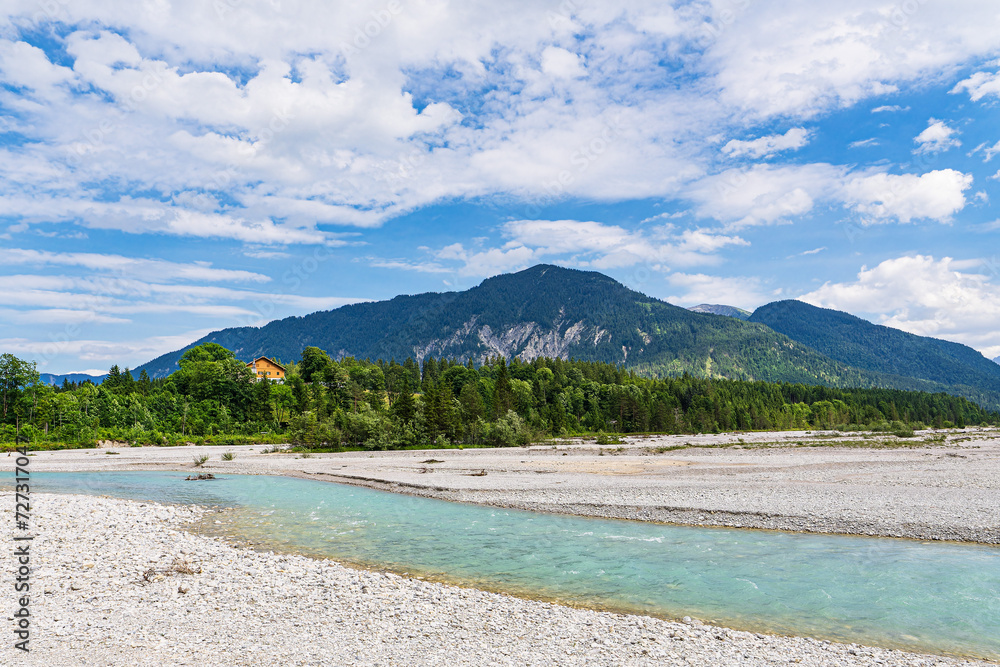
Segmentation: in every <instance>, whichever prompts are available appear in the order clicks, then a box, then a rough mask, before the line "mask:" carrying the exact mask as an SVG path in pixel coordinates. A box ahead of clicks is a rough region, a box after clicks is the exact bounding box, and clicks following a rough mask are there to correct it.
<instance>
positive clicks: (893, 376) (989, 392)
mask: <svg viewBox="0 0 1000 667" xmlns="http://www.w3.org/2000/svg"><path fill="white" fill-rule="evenodd" d="M782 303H784V304H788V303H793V304H796V303H798V302H778V304H782ZM801 305H802V306H806V304H801ZM771 306H774V308H771ZM782 308H784V310H782ZM811 308H813V307H812V306H806V309H805V310H802V309H800V310H796V309H795V308H794V307H788V306H784V307H782V306H780V305H775V304H770V305H769V306H764V307H763V308H762V309H758V311H757V312H755V313H754V314H753V315H752V316H751V317H750V318H749V319H746V320H744V319H741V318H737V317H731V316H730V317H720V316H719V315H717V314H708V313H700V312H695V311H692V310H688V309H686V308H680V307H677V306H674V305H671V304H669V303H667V302H665V301H661V300H659V299H654V298H651V297H648V296H646V295H644V294H641V293H639V292H635V291H633V290H630V289H628V288H627V287H625V286H624V285H622V284H620V283H618V282H617V281H615V280H613V279H612V278H609V277H608V276H605V275H603V274H600V273H596V272H589V271H578V270H573V269H565V268H561V267H556V266H550V265H538V266H534V267H532V268H530V269H526V270H524V271H520V272H518V273H513V274H503V275H498V276H494V277H492V278H488V279H486V280H484V281H483V282H482V283H481V284H480V285H478V286H476V287H473V288H471V289H469V290H466V291H464V292H444V293H433V292H431V293H425V294H416V295H404V296H397V297H395V298H393V299H390V300H387V301H379V302H366V303H357V304H352V305H348V306H343V307H341V308H337V309H335V310H330V311H320V312H316V313H312V314H310V315H306V316H304V317H289V318H285V319H283V320H276V321H274V322H270V323H268V324H267V325H265V326H262V327H259V328H258V327H237V328H231V329H223V330H221V331H216V332H213V333H211V334H209V335H208V336H205V337H204V338H201V339H200V340H198V341H195V342H194V343H192V344H191V345H189V346H187V347H185V348H183V349H181V350H177V351H175V352H171V353H168V354H165V355H162V356H160V357H158V358H156V359H154V360H152V361H150V362H148V363H146V364H143V365H142V366H140V367H138V368H136V369H135V370H134V371H133V373H135V374H138V373H139V372H140V371H141V370H146V371H147V373H149V375H150V376H151V377H164V376H166V375H169V374H170V373H171V372H173V371H174V370H176V368H177V365H176V364H177V360H178V359H179V358H180V356H181V354H183V353H184V352H185V351H186V350H188V349H190V348H191V347H194V346H195V345H199V344H202V343H207V342H214V343H218V344H219V345H222V346H224V347H226V348H228V349H230V350H233V352H234V353H235V354H236V356H237V358H239V359H242V360H244V361H249V360H251V359H254V358H256V357H258V356H261V355H264V356H269V357H272V358H277V359H279V360H280V361H284V362H288V361H292V360H297V359H299V358H300V357H301V353H302V350H303V349H304V348H305V347H307V346H316V347H319V348H321V349H323V350H326V351H327V352H328V353H330V354H331V355H332V356H334V357H338V358H340V357H345V356H353V357H356V358H362V359H363V358H369V359H377V358H381V359H385V360H389V359H393V358H394V359H396V360H397V361H403V360H405V359H406V358H407V357H413V358H414V359H417V360H418V361H419V360H422V359H424V358H426V357H428V356H433V357H449V358H456V359H460V360H463V361H464V360H468V359H473V360H474V361H477V362H480V363H481V362H482V361H483V360H485V359H487V358H489V357H493V356H498V355H499V356H503V357H506V358H507V359H512V358H514V357H518V358H521V359H523V360H531V359H534V358H536V357H539V356H548V357H560V358H564V359H565V358H569V357H573V358H575V359H578V360H583V361H600V362H607V363H618V364H623V365H624V366H626V367H628V368H631V369H633V370H635V371H636V372H639V373H642V374H645V375H652V376H665V375H679V374H681V373H685V372H687V373H690V374H692V375H695V376H698V377H728V378H734V379H744V380H763V381H769V382H792V383H803V384H819V385H828V386H841V387H888V388H896V389H910V390H923V391H932V392H933V391H947V392H949V393H954V394H956V395H961V396H965V397H966V398H971V399H972V400H976V401H977V402H979V403H980V404H981V405H983V406H984V407H989V408H990V409H997V408H1000V375H998V383H996V384H994V382H993V379H992V376H990V375H989V374H986V375H983V372H982V368H979V367H976V368H975V372H974V373H973V372H972V371H971V370H970V371H969V372H970V373H971V374H970V375H969V377H968V378H966V379H968V380H970V381H972V380H976V381H978V379H980V378H988V379H989V381H988V382H985V384H984V385H982V386H977V385H976V383H975V382H973V383H972V384H966V383H965V382H964V381H963V382H962V383H956V382H953V380H955V375H956V371H955V368H953V367H951V366H950V367H949V368H946V369H944V370H942V371H941V372H938V373H933V372H924V373H920V374H912V371H913V369H912V368H910V365H907V364H904V365H902V366H899V365H896V364H894V363H891V361H889V362H886V361H885V359H886V358H887V357H888V359H890V360H891V359H892V358H893V357H899V358H900V359H904V360H906V359H910V358H911V357H912V356H913V355H912V354H910V353H909V352H908V351H906V350H905V349H900V350H896V351H895V353H893V354H889V352H888V350H883V349H882V348H878V349H877V350H875V351H873V350H869V349H867V348H866V347H865V345H860V346H858V347H857V348H856V349H853V348H852V351H851V353H850V354H846V353H842V352H843V350H837V349H834V353H835V354H837V356H834V354H830V353H828V352H825V351H824V349H821V348H824V338H823V336H822V335H819V334H817V332H816V331H815V330H816V329H817V328H819V329H822V328H823V327H824V326H826V325H825V324H824V322H826V321H827V320H828V319H830V317H828V316H827V315H824V313H836V311H824V310H823V309H815V310H808V309H811ZM758 313H760V315H758ZM782 313H786V314H788V313H790V314H791V315H794V316H788V317H786V316H783V315H782ZM769 314H771V315H774V317H768V315H769ZM839 315H846V314H839ZM847 317H852V316H847ZM810 318H811V319H812V320H815V321H816V323H813V324H811V323H810ZM835 320H836V318H833V320H831V321H835ZM854 320H857V321H858V322H862V323H864V321H863V320H859V319H858V318H854ZM772 321H773V322H774V323H775V324H774V326H772V325H771V324H769V322H772ZM796 322H797V324H796ZM856 324H857V323H855V325H856ZM865 324H867V325H868V326H869V327H874V326H875V325H871V324H870V323H865ZM775 327H778V329H776V328H775ZM883 328H884V327H883ZM892 331H895V330H892ZM897 333H900V334H902V333H903V332H897ZM852 336H854V337H855V338H856V337H857V335H856V333H852V331H849V330H847V331H843V332H840V333H839V334H838V336H837V337H835V338H837V340H844V339H846V340H850V339H851V337H852ZM905 336H910V334H905ZM914 338H917V339H919V337H914ZM900 340H901V341H902V343H901V344H902V345H904V347H905V345H909V344H912V342H913V341H912V339H909V338H907V339H905V340H903V339H900ZM927 340H933V339H927ZM937 343H939V344H940V345H939V346H938V347H939V348H940V349H943V350H946V351H948V353H947V354H945V353H944V352H941V353H940V354H939V355H938V356H937V357H935V359H936V360H937V361H939V362H941V363H946V364H951V365H952V366H955V365H962V363H964V362H961V361H960V359H964V358H965V356H968V354H969V353H971V354H972V355H977V354H978V353H976V352H975V351H974V350H971V349H970V348H966V347H965V346H961V345H957V344H954V343H945V342H944V341H937ZM836 347H837V346H836V345H832V344H830V345H825V348H830V349H832V348H836ZM889 347H890V348H891V347H892V346H889ZM932 347H933V346H932ZM959 348H961V349H959ZM921 349H923V348H921ZM934 349H938V348H934ZM963 355H964V356H963ZM918 356H919V355H918ZM854 357H856V358H857V359H858V361H857V363H854ZM879 358H881V359H882V362H881V363H878V360H879ZM979 358H980V359H981V360H982V362H983V363H986V364H990V363H991V362H989V361H988V360H986V359H985V357H982V355H979ZM966 366H968V363H966V364H965V366H962V368H965V367H966ZM991 366H992V367H993V368H995V369H997V370H998V371H1000V366H997V365H995V364H992V365H991ZM970 368H971V367H970Z"/></svg>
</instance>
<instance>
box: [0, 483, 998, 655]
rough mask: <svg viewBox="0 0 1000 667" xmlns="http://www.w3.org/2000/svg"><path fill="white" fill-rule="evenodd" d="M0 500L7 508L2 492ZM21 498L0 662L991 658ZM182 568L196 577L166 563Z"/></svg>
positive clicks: (182, 518)
mask: <svg viewBox="0 0 1000 667" xmlns="http://www.w3.org/2000/svg"><path fill="white" fill-rule="evenodd" d="M0 504H2V505H3V506H6V507H12V506H13V497H12V494H10V493H3V494H0ZM32 504H33V522H34V524H35V525H36V526H37V528H38V532H39V536H38V538H37V539H36V540H35V541H34V542H33V543H32V547H31V549H32V558H33V561H32V565H33V566H34V570H33V572H32V575H31V576H32V579H33V588H32V598H31V607H30V608H31V613H32V621H33V624H32V638H31V644H30V646H31V649H32V650H31V652H30V653H29V654H23V653H21V652H19V651H16V650H15V649H13V648H12V647H11V644H12V641H10V638H9V637H8V640H7V641H5V642H4V645H3V647H2V649H0V664H4V665H45V666H47V667H48V666H51V665H130V666H131V665H136V664H141V665H160V664H164V665H274V664H288V665H330V664H337V665H706V666H708V665H711V666H713V667H714V666H717V665H774V664H778V663H782V664H787V663H795V664H801V665H829V666H838V665H845V666H846V665H900V666H902V665H906V666H908V667H914V666H916V665H959V664H964V665H985V664H988V663H983V662H974V661H962V660H957V659H951V658H942V657H937V656H926V655H917V654H912V653H903V652H900V651H892V650H885V649H876V648H868V647H863V646H858V645H845V644H836V643H829V642H822V641H816V640H812V639H806V638H794V637H793V638H790V637H777V636H768V635H758V634H752V633H747V632H739V631H734V630H729V629H725V628H718V627H713V626H708V625H701V624H699V623H698V622H697V621H695V622H692V623H691V624H685V623H672V622H667V621H663V620H659V619H654V618H649V617H640V616H627V615H620V614H611V613H606V612H596V611H587V610H578V609H572V608H568V607H562V606H558V605H553V604H548V603H543V602H535V601H529V600H521V599H517V598H512V597H507V596H503V595H497V594H493V593H487V592H482V591H476V590H469V589H462V588H457V587H453V586H447V585H443V584H437V583H431V582H425V581H420V580H417V579H408V578H404V577H399V576H396V575H391V574H382V573H377V572H367V571H359V570H353V569H349V568H346V567H343V566H341V565H339V564H337V563H334V562H331V561H318V560H312V559H309V558H305V557H301V556H287V555H275V554H273V553H258V552H254V551H250V550H247V549H241V548H237V547H234V546H231V545H229V544H226V543H224V542H221V541H218V540H216V539H214V538H208V537H204V536H201V535H198V534H194V533H192V532H187V531H186V530H185V529H184V527H185V526H190V525H191V524H192V522H195V521H197V520H199V519H200V518H202V517H203V515H204V513H205V512H206V510H203V509H200V508H190V507H171V506H162V505H156V504H151V503H136V502H132V501H125V500H117V499H110V498H93V497H84V496H56V495H51V494H39V493H36V494H33V503H32ZM209 520H211V519H209ZM5 532H6V534H7V543H8V544H11V542H10V537H11V531H10V529H9V528H8V529H7V530H6V531H5ZM182 562H183V563H185V564H187V566H189V567H190V568H191V570H193V571H194V572H195V573H193V574H182V573H178V572H170V571H169V570H170V569H171V566H172V565H174V564H178V565H179V564H180V563H182ZM150 568H152V569H154V570H156V572H154V573H153V574H151V575H150V576H149V579H150V581H148V582H147V581H145V580H144V577H143V574H144V573H145V572H147V571H149V570H150ZM175 569H184V568H183V567H177V568H175ZM4 588H7V587H6V586H5V587H4ZM8 590H9V589H8ZM6 595H7V596H8V598H9V599H8V600H7V601H5V602H4V603H3V604H4V606H5V608H6V609H8V610H10V609H12V606H13V603H14V600H13V593H12V592H8V593H7V594H6ZM11 613H12V612H11V611H8V612H7V614H8V616H7V621H8V627H9V624H10V623H11V622H12V620H13V618H12V617H11V616H9V614H11Z"/></svg>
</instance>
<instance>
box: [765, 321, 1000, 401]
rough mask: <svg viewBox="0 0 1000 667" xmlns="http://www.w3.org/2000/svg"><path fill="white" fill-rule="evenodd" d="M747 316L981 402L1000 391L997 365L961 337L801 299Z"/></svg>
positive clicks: (868, 366)
mask: <svg viewBox="0 0 1000 667" xmlns="http://www.w3.org/2000/svg"><path fill="white" fill-rule="evenodd" d="M750 321H751V322H758V323H760V324H765V325H767V326H769V327H770V328H771V329H774V330H775V331H777V332H779V333H783V334H785V335H786V336H788V337H789V338H791V339H792V340H795V341H797V342H799V343H802V344H803V345H808V346H809V347H811V348H813V349H814V350H816V351H818V352H820V353H822V354H824V355H825V356H827V357H829V358H831V359H834V360H835V361H840V362H841V363H849V364H850V365H852V366H855V367H857V368H860V369H863V370H867V371H871V372H875V373H880V374H894V375H901V376H905V377H909V378H914V379H917V380H922V381H926V382H930V383H933V384H934V385H936V386H937V387H938V388H940V390H942V391H947V392H948V393H952V394H956V395H959V396H965V397H966V398H971V399H972V400H976V401H977V402H980V403H984V402H985V403H991V404H995V401H996V400H997V398H996V397H1000V365H997V364H996V363H994V362H993V361H990V360H989V359H987V358H986V357H984V356H983V355H982V354H980V353H979V352H977V351H976V350H974V349H972V348H971V347H968V346H965V345H961V344H959V343H952V342H949V341H944V340H939V339H937V338H928V337H926V336H917V335H915V334H911V333H907V332H905V331H900V330H899V329H893V328H891V327H886V326H881V325H878V324H872V323H871V322H868V321H867V320H863V319H861V318H860V317H855V316H854V315H850V314H848V313H844V312H840V311H837V310H830V309H827V308H818V307H816V306H811V305H809V304H806V303H802V302H801V301H776V302H774V303H769V304H767V305H766V306H761V307H760V308H758V309H757V310H755V311H754V313H753V315H752V316H751V317H750Z"/></svg>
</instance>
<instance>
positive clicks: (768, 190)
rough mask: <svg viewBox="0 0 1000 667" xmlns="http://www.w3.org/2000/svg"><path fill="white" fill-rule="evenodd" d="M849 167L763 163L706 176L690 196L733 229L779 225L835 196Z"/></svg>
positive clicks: (700, 209)
mask: <svg viewBox="0 0 1000 667" xmlns="http://www.w3.org/2000/svg"><path fill="white" fill-rule="evenodd" d="M844 172H845V169H844V168H841V167H835V166H833V165H829V164H807V165H789V166H771V165H763V164H758V165H754V166H753V167H750V168H749V169H730V170H728V171H724V172H722V173H720V174H718V175H715V176H710V177H708V178H706V179H703V180H702V181H701V182H699V183H697V184H695V185H694V186H693V187H692V188H691V189H690V190H689V192H688V195H689V196H690V197H691V198H692V199H693V200H694V201H695V202H697V203H698V213H699V214H700V215H702V216H708V217H712V218H715V219H716V220H720V221H723V222H726V223H728V224H729V226H730V227H732V228H742V227H747V226H753V225H766V224H775V223H779V222H783V221H788V220H790V219H793V218H796V217H798V216H802V215H806V214H808V213H809V212H810V211H812V209H813V206H814V204H815V202H816V201H817V200H820V199H828V198H831V197H833V193H834V191H835V190H836V188H837V187H838V185H839V183H840V182H841V180H842V179H843V177H844Z"/></svg>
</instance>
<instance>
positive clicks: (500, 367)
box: [493, 357, 514, 419]
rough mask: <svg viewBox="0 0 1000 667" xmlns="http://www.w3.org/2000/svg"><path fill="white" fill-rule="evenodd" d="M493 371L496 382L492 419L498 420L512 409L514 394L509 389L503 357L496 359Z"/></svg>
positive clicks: (508, 377) (508, 379)
mask: <svg viewBox="0 0 1000 667" xmlns="http://www.w3.org/2000/svg"><path fill="white" fill-rule="evenodd" d="M494 370H495V371H496V382H495V384H494V387H493V418H494V419H500V418H501V417H503V416H504V415H506V414H507V411H508V410H510V409H511V408H512V407H513V405H514V392H513V390H512V389H511V387H510V376H509V375H508V373H507V362H506V360H504V358H503V357H499V358H498V359H497V363H496V365H495V366H494Z"/></svg>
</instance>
